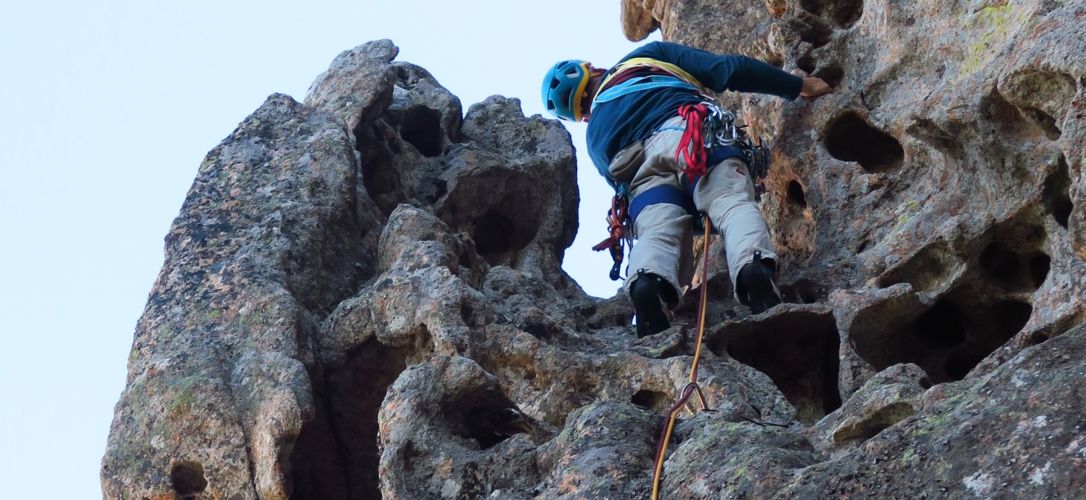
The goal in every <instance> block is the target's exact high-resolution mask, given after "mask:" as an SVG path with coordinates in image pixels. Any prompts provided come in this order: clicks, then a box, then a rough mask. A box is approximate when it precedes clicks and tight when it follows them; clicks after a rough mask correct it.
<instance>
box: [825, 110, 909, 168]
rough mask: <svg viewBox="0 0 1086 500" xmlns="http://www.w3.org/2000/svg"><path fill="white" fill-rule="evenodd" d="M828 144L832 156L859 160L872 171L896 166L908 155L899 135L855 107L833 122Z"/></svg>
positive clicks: (842, 159) (828, 132)
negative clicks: (870, 121)
mask: <svg viewBox="0 0 1086 500" xmlns="http://www.w3.org/2000/svg"><path fill="white" fill-rule="evenodd" d="M825 145H826V150H827V151H829V153H830V156H833V157H834V158H837V159H838V160H841V161H854V162H857V163H859V164H860V166H861V167H863V169H864V170H866V171H867V172H869V173H876V172H887V171H890V170H893V169H896V168H898V167H900V166H901V163H902V161H903V160H904V158H905V150H904V149H902V147H901V143H900V142H898V140H897V139H894V138H893V137H892V136H890V135H889V134H887V133H885V132H883V131H881V130H879V129H877V128H875V127H872V126H871V125H870V124H868V123H867V122H866V121H864V119H863V118H861V117H860V115H858V114H857V113H855V112H853V111H850V112H847V113H845V114H843V115H841V116H839V117H838V118H837V119H836V120H834V121H833V122H832V123H830V126H829V127H828V129H827V130H826V136H825Z"/></svg>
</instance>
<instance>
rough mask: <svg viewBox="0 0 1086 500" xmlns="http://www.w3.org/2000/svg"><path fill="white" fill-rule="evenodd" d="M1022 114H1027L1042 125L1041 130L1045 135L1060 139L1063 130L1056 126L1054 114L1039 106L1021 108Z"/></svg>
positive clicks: (1038, 124)
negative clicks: (1038, 107)
mask: <svg viewBox="0 0 1086 500" xmlns="http://www.w3.org/2000/svg"><path fill="white" fill-rule="evenodd" d="M1021 109H1022V114H1024V115H1026V117H1027V118H1029V119H1030V120H1031V121H1033V123H1035V124H1037V126H1038V127H1040V129H1041V131H1043V132H1044V133H1045V136H1046V137H1048V138H1049V139H1051V140H1053V141H1055V140H1059V138H1060V135H1062V134H1063V133H1062V131H1060V128H1059V127H1058V126H1056V119H1055V118H1053V117H1052V115H1050V114H1048V113H1045V112H1044V111H1042V110H1040V109H1037V108H1021Z"/></svg>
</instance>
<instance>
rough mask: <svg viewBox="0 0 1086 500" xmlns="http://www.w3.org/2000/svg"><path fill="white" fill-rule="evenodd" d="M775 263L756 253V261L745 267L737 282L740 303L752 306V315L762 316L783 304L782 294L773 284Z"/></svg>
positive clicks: (740, 272)
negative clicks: (770, 309)
mask: <svg viewBox="0 0 1086 500" xmlns="http://www.w3.org/2000/svg"><path fill="white" fill-rule="evenodd" d="M775 272H776V270H775V266H774V262H773V261H772V260H770V259H763V258H762V253H761V252H754V260H753V261H751V263H749V264H747V265H745V266H743V269H741V270H740V271H739V276H738V279H737V280H736V289H737V291H738V292H739V293H738V294H737V295H739V301H740V302H742V303H744V304H746V305H748V306H750V312H751V313H752V314H761V313H763V312H765V311H767V310H768V309H769V308H771V307H773V306H775V305H777V304H780V303H781V292H780V290H779V289H777V284H776V283H774V282H773V274H774V273H775Z"/></svg>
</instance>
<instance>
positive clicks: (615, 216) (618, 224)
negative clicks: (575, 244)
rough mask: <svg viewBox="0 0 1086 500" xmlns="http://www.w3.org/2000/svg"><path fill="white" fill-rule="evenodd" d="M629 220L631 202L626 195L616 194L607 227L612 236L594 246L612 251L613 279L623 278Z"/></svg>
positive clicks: (609, 211)
mask: <svg viewBox="0 0 1086 500" xmlns="http://www.w3.org/2000/svg"><path fill="white" fill-rule="evenodd" d="M628 220H629V204H628V200H627V199H626V197H625V196H622V195H615V196H614V197H612V198H611V210H608V211H607V227H608V232H609V233H610V236H608V237H607V239H605V240H603V241H601V242H599V243H597V244H596V245H595V246H593V247H592V250H594V251H597V252H599V251H603V250H610V251H611V260H613V261H614V262H615V265H614V266H612V267H611V274H609V276H610V278H611V281H618V280H619V279H621V278H622V274H621V272H622V257H623V253H624V251H625V250H624V248H623V243H624V242H625V241H626V240H628V239H629V237H628V236H626V223H627V221H628Z"/></svg>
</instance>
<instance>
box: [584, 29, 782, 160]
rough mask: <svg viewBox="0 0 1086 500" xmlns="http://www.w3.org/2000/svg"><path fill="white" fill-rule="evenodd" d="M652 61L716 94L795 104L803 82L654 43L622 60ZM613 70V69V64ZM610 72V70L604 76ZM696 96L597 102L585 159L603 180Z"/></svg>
mask: <svg viewBox="0 0 1086 500" xmlns="http://www.w3.org/2000/svg"><path fill="white" fill-rule="evenodd" d="M634 57H651V58H653V59H657V60H660V61H664V62H668V63H671V64H674V65H676V66H678V67H680V68H682V69H683V70H684V71H686V72H687V73H690V74H691V75H693V76H694V78H697V79H698V81H699V82H701V84H702V85H704V86H705V87H707V88H709V89H711V90H713V91H714V92H723V91H724V90H734V91H738V92H758V93H762V94H772V95H776V96H779V97H784V98H787V99H790V100H791V99H795V98H796V97H797V96H799V92H800V90H801V89H802V87H803V79H802V78H800V77H798V76H795V75H791V74H789V73H786V72H784V71H781V70H779V69H777V68H775V67H773V66H771V65H769V64H766V63H763V62H761V61H758V60H755V59H751V58H749V57H745V56H737V55H723V56H720V55H716V54H713V53H711V52H706V51H704V50H699V49H694V48H690V47H686V46H684V45H679V44H677V43H669V42H652V43H649V44H647V45H644V46H642V47H639V48H638V49H637V50H634V51H633V52H630V53H629V54H627V55H626V57H623V58H622V59H621V60H620V61H619V63H621V62H623V61H626V60H627V59H632V58H634ZM616 65H617V64H616ZM612 71H614V68H613V67H612V68H611V70H610V71H608V73H610V72H612ZM701 100H702V99H701V98H700V97H698V94H697V93H696V92H693V91H691V90H688V89H683V88H676V87H664V88H656V89H651V90H645V91H641V92H633V93H630V94H626V95H624V96H622V97H619V98H617V99H614V100H611V101H607V102H602V103H599V104H598V105H597V106H596V109H594V110H593V111H592V115H591V116H590V118H589V120H588V131H587V133H586V140H587V142H588V154H589V156H590V157H591V158H592V162H593V163H595V164H596V169H598V170H599V171H600V173H601V174H603V175H604V177H605V178H606V177H607V166H608V165H609V164H610V163H611V158H613V157H614V156H615V154H617V153H618V152H619V151H620V150H622V149H623V148H625V147H626V146H629V145H630V144H633V143H634V142H636V141H640V140H643V139H645V138H647V137H648V136H650V135H652V132H653V131H654V130H655V129H656V127H658V126H660V124H661V123H663V122H664V121H666V120H667V119H668V118H671V117H673V116H678V110H679V106H681V105H683V104H687V103H697V102H701Z"/></svg>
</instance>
